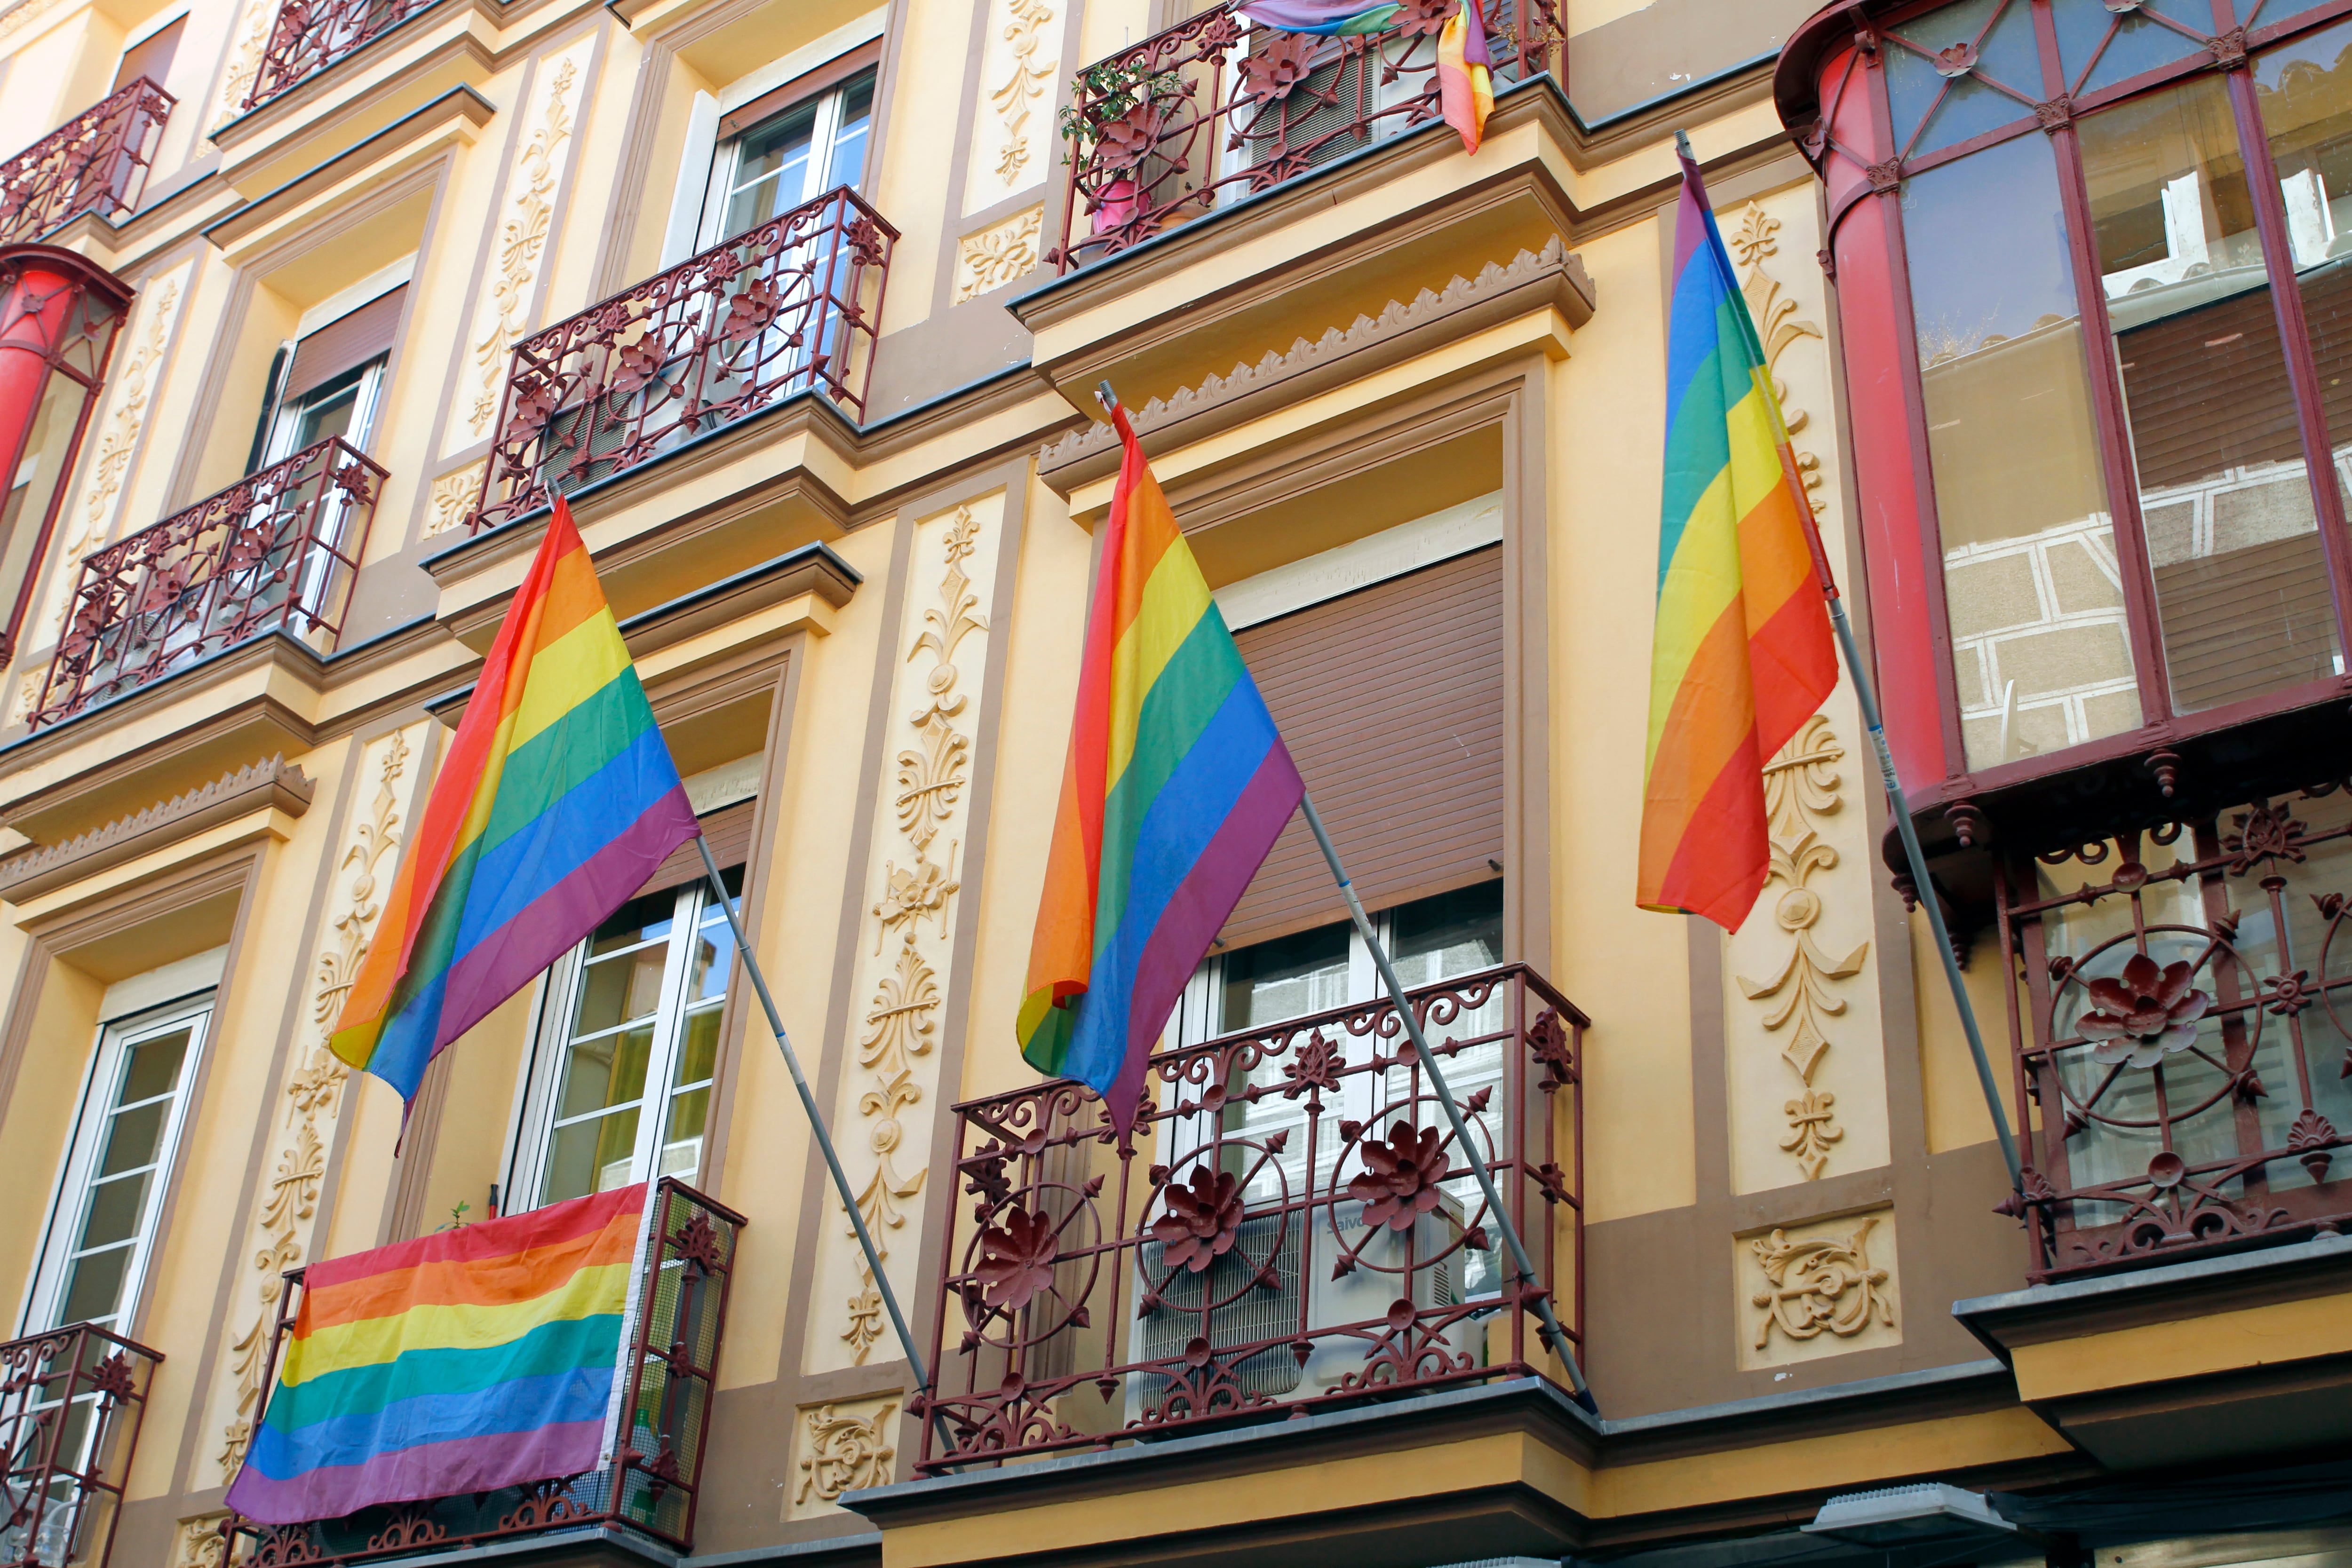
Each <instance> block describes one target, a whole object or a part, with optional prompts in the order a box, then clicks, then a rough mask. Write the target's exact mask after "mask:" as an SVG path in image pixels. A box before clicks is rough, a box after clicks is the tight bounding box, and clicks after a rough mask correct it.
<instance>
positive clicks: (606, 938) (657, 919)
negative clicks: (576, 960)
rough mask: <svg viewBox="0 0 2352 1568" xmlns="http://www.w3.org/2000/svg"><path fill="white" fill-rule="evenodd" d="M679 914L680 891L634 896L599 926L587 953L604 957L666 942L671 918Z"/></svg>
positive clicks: (589, 943)
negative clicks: (652, 943)
mask: <svg viewBox="0 0 2352 1568" xmlns="http://www.w3.org/2000/svg"><path fill="white" fill-rule="evenodd" d="M676 914H677V893H676V891H674V890H673V891H669V892H665V893H655V894H647V895H646V896H645V897H643V898H633V899H631V900H630V901H629V902H628V903H626V904H623V905H621V907H620V908H619V909H618V910H617V911H615V912H614V915H613V917H612V918H611V919H610V920H607V921H606V922H604V925H599V926H598V927H596V935H595V936H592V937H590V938H589V939H588V956H590V957H592V958H594V957H602V956H604V955H605V954H607V953H618V952H621V951H623V950H624V949H625V948H629V947H635V946H637V945H638V944H640V943H644V942H662V941H667V939H668V937H669V924H670V920H671V918H672V916H674V915H676Z"/></svg>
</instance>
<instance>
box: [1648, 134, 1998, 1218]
mask: <svg viewBox="0 0 2352 1568" xmlns="http://www.w3.org/2000/svg"><path fill="white" fill-rule="evenodd" d="M1675 150H1676V151H1677V152H1680V153H1681V154H1682V158H1683V162H1684V163H1685V165H1686V166H1687V167H1688V168H1689V169H1690V170H1691V171H1692V176H1691V177H1692V180H1693V182H1694V183H1697V184H1698V189H1699V191H1700V193H1701V196H1702V199H1701V200H1700V202H1699V208H1700V210H1701V211H1702V212H1705V213H1706V214H1707V222H1708V224H1709V225H1713V223H1714V222H1715V214H1714V209H1713V208H1711V207H1709V206H1708V205H1707V204H1706V200H1705V199H1704V193H1705V191H1706V185H1705V184H1704V183H1700V182H1698V180H1697V169H1698V160H1697V158H1696V157H1695V156H1694V155H1693V154H1692V152H1691V144H1690V136H1689V135H1688V133H1687V132H1685V131H1675ZM1731 281H1732V282H1733V283H1734V284H1737V282H1738V279H1737V278H1734V279H1732V280H1731ZM1735 292H1736V290H1735ZM1747 308H1748V307H1747V302H1746V300H1745V299H1744V298H1743V299H1742V300H1741V303H1740V311H1741V313H1742V315H1743V316H1744V315H1745V314H1746V312H1747ZM1749 329H1750V330H1751V331H1752V330H1753V329H1754V322H1753V320H1752V319H1751V320H1750V321H1749ZM1772 426H1773V434H1774V435H1775V437H1776V438H1777V439H1778V440H1779V442H1780V476H1781V478H1782V479H1783V480H1785V481H1786V482H1787V484H1788V486H1789V493H1790V495H1791V496H1793V497H1795V498H1796V502H1797V516H1798V517H1799V519H1801V521H1802V523H1803V524H1804V528H1805V547H1806V549H1809V550H1811V552H1812V557H1813V576H1814V579H1815V580H1816V582H1817V583H1818V584H1819V585H1820V588H1821V591H1822V598H1823V599H1824V600H1826V601H1828V603H1829V610H1830V625H1831V627H1832V629H1833V630H1834V631H1835V632H1836V633H1837V641H1838V650H1839V652H1840V653H1843V654H1844V655H1845V667H1846V673H1847V674H1849V675H1851V676H1853V695H1854V700H1855V703H1856V704H1857V706H1860V707H1861V709H1862V723H1863V727H1864V728H1865V729H1867V730H1869V731H1870V744H1871V748H1872V749H1873V750H1874V751H1875V752H1876V753H1877V756H1878V776H1879V779H1880V780H1881V781H1882V782H1883V783H1884V784H1885V786H1886V801H1887V809H1888V810H1890V811H1892V812H1893V813H1894V816H1895V832H1896V833H1898V834H1899V835H1901V837H1902V840H1903V855H1904V859H1905V860H1906V862H1908V864H1909V865H1910V868H1911V885H1912V887H1913V888H1914V889H1916V893H1917V896H1918V902H1919V907H1920V908H1921V909H1922V910H1924V911H1926V912H1927V931H1928V934H1929V935H1930V936H1932V937H1933V938H1934V940H1935V944H1936V951H1937V954H1938V955H1939V956H1941V957H1942V958H1943V961H1944V980H1945V983H1946V984H1947V985H1948V986H1950V987H1951V990H1952V1004H1953V1005H1954V1006H1955V1007H1957V1008H1958V1009H1959V1013H1960V1028H1961V1030H1963V1031H1964V1032H1965V1033H1966V1034H1967V1035H1968V1038H1969V1054H1970V1055H1972V1056H1974V1057H1975V1058H1976V1064H1977V1082H1978V1084H1979V1087H1981V1088H1982V1089H1983V1091H1984V1102H1985V1109H1986V1110H1987V1111H1989V1112H1990V1113H1992V1130H1993V1133H1994V1134H1995V1135H1996V1136H1998V1137H1999V1138H2000V1157H2001V1159H2002V1161H2003V1162H2004V1163H2005V1164H2007V1165H2008V1166H2009V1185H2010V1187H2011V1190H2012V1191H2014V1192H2016V1193H2017V1194H2018V1195H2019V1196H2020V1197H2022V1196H2023V1195H2024V1192H2025V1173H2024V1169H2023V1167H2022V1166H2021V1164H2020V1163H2019V1160H2018V1155H2017V1139H2016V1136H2015V1135H2014V1134H2011V1132H2010V1129H2009V1113H2008V1112H2007V1111H2006V1110H2005V1109H2004V1108H2003V1107H2002V1104H2001V1097H2000V1080H1999V1079H1997V1078H1996V1077H1995V1076H1994V1075H1993V1071H1992V1059H1991V1058H1990V1056H1988V1055H1987V1054H1986V1053H1985V1043H1984V1031H1983V1030H1980V1029H1979V1028H1978V1027H1977V1009H1976V1005H1975V1004H1974V1003H1973V1002H1971V1001H1970V1000H1969V989H1968V985H1967V982H1966V981H1964V980H1963V979H1962V978H1961V977H1960V959H1959V955H1958V952H1956V951H1955V950H1954V948H1953V946H1952V934H1951V932H1950V930H1949V929H1948V928H1947V927H1946V925H1945V924H1944V910H1943V906H1942V904H1940V903H1938V902H1937V897H1936V884H1935V883H1934V881H1933V880H1931V879H1930V878H1929V876H1928V874H1927V851H1925V850H1923V849H1922V848H1920V846H1919V830H1918V829H1917V828H1916V827H1914V826H1913V825H1912V822H1911V802H1910V800H1909V798H1908V797H1907V796H1906V795H1905V794H1904V792H1903V781H1902V780H1901V779H1898V778H1896V777H1895V753H1894V752H1893V750H1892V749H1890V748H1889V747H1888V746H1887V744H1886V726H1885V721H1884V719H1883V718H1882V716H1881V715H1880V713H1879V708H1878V693H1877V692H1876V690H1875V689H1874V688H1873V687H1872V685H1871V684H1870V674H1869V672H1868V671H1867V670H1866V669H1865V668H1864V664H1863V662H1862V649H1861V647H1860V646H1859V644H1857V643H1855V641H1854V636H1853V625H1852V623H1850V622H1848V621H1847V620H1846V614H1845V596H1844V595H1843V594H1842V593H1840V592H1839V591H1838V585H1837V578H1836V577H1835V576H1834V575H1833V574H1832V572H1831V570H1830V558H1829V553H1828V551H1827V550H1826V549H1824V548H1823V546H1822V534H1821V529H1820V528H1818V527H1817V526H1815V524H1814V522H1813V503H1812V498H1811V497H1809V496H1807V495H1806V494H1805V486H1804V485H1803V483H1802V482H1801V480H1800V479H1799V478H1798V477H1797V466H1796V463H1795V461H1794V454H1793V453H1792V452H1791V451H1790V445H1789V435H1788V432H1787V431H1786V430H1784V429H1782V428H1781V427H1780V404H1779V402H1778V400H1774V401H1773V402H1772Z"/></svg>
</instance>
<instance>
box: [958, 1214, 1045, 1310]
mask: <svg viewBox="0 0 2352 1568" xmlns="http://www.w3.org/2000/svg"><path fill="white" fill-rule="evenodd" d="M1061 1255H1062V1242H1061V1239H1060V1238H1059V1237H1058V1236H1056V1235H1055V1233H1054V1222H1053V1221H1052V1220H1050V1219H1048V1218H1045V1216H1044V1215H1043V1214H1031V1213H1029V1212H1028V1211H1027V1210H1026V1209H1024V1208H1023V1207H1021V1206H1020V1205H1018V1204H1015V1205H1014V1206H1013V1207H1012V1208H1010V1209H1008V1210H1007V1211H1006V1212H1005V1216H1004V1218H1003V1221H1002V1222H1000V1223H998V1224H995V1225H992V1226H990V1227H989V1228H987V1229H986V1230H983V1231H982V1232H981V1236H980V1266H979V1268H978V1269H976V1270H974V1272H976V1273H977V1274H978V1275H979V1276H980V1281H981V1285H982V1294H981V1299H982V1301H986V1302H987V1303H988V1304H989V1305H990V1306H992V1307H998V1308H1002V1309H1003V1311H1005V1312H1019V1311H1020V1310H1021V1309H1022V1308H1023V1307H1025V1306H1027V1305H1028V1304H1029V1301H1030V1298H1032V1297H1034V1295H1036V1293H1037V1292H1038V1291H1043V1290H1046V1289H1048V1288H1050V1287H1051V1286H1052V1284H1053V1283H1054V1261H1055V1259H1057V1258H1059V1257H1060V1256H1061Z"/></svg>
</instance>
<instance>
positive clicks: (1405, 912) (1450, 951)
mask: <svg viewBox="0 0 2352 1568" xmlns="http://www.w3.org/2000/svg"><path fill="white" fill-rule="evenodd" d="M1391 928H1392V930H1393V933H1394V936H1393V941H1394V945H1395V949H1396V950H1395V952H1394V953H1393V954H1392V955H1391V957H1392V958H1393V960H1394V962H1395V964H1396V971H1397V978H1399V979H1401V980H1402V981H1403V982H1404V983H1405V984H1406V985H1407V986H1421V985H1426V984H1428V983H1429V982H1431V981H1433V980H1442V979H1444V978H1445V977H1447V976H1448V975H1466V974H1469V973H1471V972H1472V971H1473V970H1476V969H1486V968H1491V967H1494V966H1495V965H1496V964H1499V963H1501V962H1502V961H1503V884H1502V883H1501V882H1500V881H1496V882H1482V883H1478V884H1476V885H1475V886H1474V887H1465V888H1462V889H1460V890H1458V891H1456V892H1454V893H1445V894H1438V896H1436V897H1435V898H1424V899H1422V900H1420V901H1418V902H1416V903H1412V904H1406V905H1404V906H1403V907H1402V908H1401V909H1399V910H1398V911H1397V912H1396V914H1395V915H1393V916H1391Z"/></svg>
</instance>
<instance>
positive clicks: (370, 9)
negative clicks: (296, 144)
mask: <svg viewBox="0 0 2352 1568" xmlns="http://www.w3.org/2000/svg"><path fill="white" fill-rule="evenodd" d="M434 3H435V0H285V3H284V4H283V5H280V6H279V7H278V20H277V21H276V22H275V23H274V24H272V25H271V26H270V29H269V42H268V44H267V45H265V46H264V47H263V48H262V51H261V65H260V68H258V69H257V70H256V71H255V72H254V76H253V90H252V91H250V92H248V93H247V94H246V95H245V102H244V103H243V104H242V105H241V106H240V107H241V108H244V109H257V108H259V107H260V106H261V105H263V104H265V103H268V101H269V100H270V99H273V98H276V97H277V96H278V94H279V93H282V92H284V91H285V90H286V89H289V88H290V87H293V86H295V85H297V84H298V83H300V82H302V81H305V80H308V79H309V78H311V77H314V76H317V75H318V74H319V73H320V71H322V70H325V69H326V68H328V67H329V66H331V65H333V64H335V63H336V62H337V61H338V60H341V59H344V58H346V57H350V56H352V55H355V54H357V53H358V52H359V51H360V50H361V49H362V48H365V47H367V46H368V45H369V44H371V43H373V42H374V41H375V40H376V39H377V38H380V37H383V35H384V34H386V33H388V32H390V31H392V29H393V28H394V27H396V26H400V24H401V23H403V22H405V21H407V20H408V19H409V18H410V17H411V16H415V15H416V14H417V13H418V12H419V11H422V10H424V9H425V7H426V6H428V5H433V4H434Z"/></svg>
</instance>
